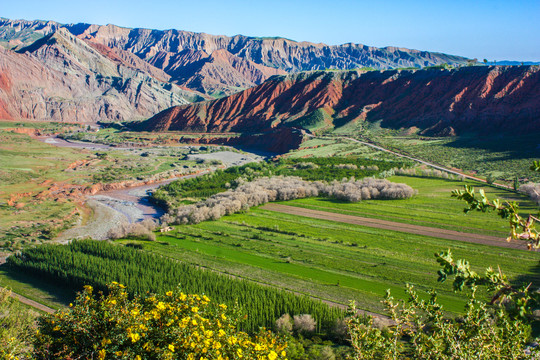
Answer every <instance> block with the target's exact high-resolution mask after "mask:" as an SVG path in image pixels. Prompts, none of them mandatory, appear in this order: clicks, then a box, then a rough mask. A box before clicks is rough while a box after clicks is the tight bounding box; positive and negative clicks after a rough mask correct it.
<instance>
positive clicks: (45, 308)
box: [10, 291, 56, 314]
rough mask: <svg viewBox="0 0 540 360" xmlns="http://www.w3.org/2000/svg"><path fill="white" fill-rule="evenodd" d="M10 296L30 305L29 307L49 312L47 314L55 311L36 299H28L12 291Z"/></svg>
mask: <svg viewBox="0 0 540 360" xmlns="http://www.w3.org/2000/svg"><path fill="white" fill-rule="evenodd" d="M10 296H11V297H12V298H15V299H17V300H19V301H20V302H22V303H23V304H26V305H29V306H31V307H33V308H35V309H38V310H41V311H43V312H46V313H49V314H53V313H54V312H56V310H54V309H52V308H50V307H48V306H45V305H43V304H40V303H38V302H37V301H34V300H31V299H29V298H27V297H24V296H22V295H19V294H15V293H14V292H13V291H12V292H11V294H10Z"/></svg>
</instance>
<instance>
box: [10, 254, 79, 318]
mask: <svg viewBox="0 0 540 360" xmlns="http://www.w3.org/2000/svg"><path fill="white" fill-rule="evenodd" d="M0 286H1V287H4V288H7V289H9V290H12V291H13V292H14V293H16V294H21V295H24V296H25V297H27V298H29V299H31V300H34V301H36V302H38V303H40V304H43V305H46V306H48V307H50V308H53V309H61V308H63V307H66V306H67V305H68V304H69V303H70V302H71V301H73V292H72V291H71V290H68V289H66V288H64V287H62V286H59V285H56V284H51V283H50V282H44V281H41V280H40V279H36V278H35V277H32V276H27V275H25V274H22V273H16V272H14V271H13V270H11V269H9V268H8V267H7V266H6V265H1V266H0Z"/></svg>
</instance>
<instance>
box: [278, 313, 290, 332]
mask: <svg viewBox="0 0 540 360" xmlns="http://www.w3.org/2000/svg"><path fill="white" fill-rule="evenodd" d="M292 329H293V323H292V319H291V315H289V314H283V315H281V317H280V318H279V319H277V320H276V331H277V332H278V333H282V334H290V333H291V332H292Z"/></svg>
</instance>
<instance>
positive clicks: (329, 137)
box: [305, 133, 514, 190]
mask: <svg viewBox="0 0 540 360" xmlns="http://www.w3.org/2000/svg"><path fill="white" fill-rule="evenodd" d="M305 135H306V136H308V137H311V138H319V139H346V140H349V141H352V142H355V143H358V144H361V145H365V146H369V147H371V148H374V149H377V150H379V151H384V152H386V153H389V154H392V155H395V156H398V157H402V158H405V159H409V160H412V161H416V162H418V163H420V164H424V165H427V166H429V167H432V168H434V169H437V170H441V171H445V172H447V173H450V174H454V175H458V176H463V177H464V178H466V179H470V180H475V181H479V182H483V183H486V184H487V183H488V182H487V181H486V180H484V179H480V178H477V177H475V176H471V175H467V174H464V173H461V172H459V171H456V170H452V169H448V168H445V167H443V166H440V165H435V164H433V163H430V162H427V161H424V160H421V159H417V158H414V157H411V156H408V155H403V154H400V153H397V152H395V151H392V150H388V149H385V148H383V147H381V146H378V145H375V144H372V143H369V142H366V141H360V140H357V139H354V138H351V137H347V136H339V137H337V136H324V137H317V136H315V135H312V134H307V133H306V134H305ZM492 185H496V186H498V187H502V188H505V189H509V190H514V189H513V188H512V187H511V186H508V185H503V184H498V183H493V184H492Z"/></svg>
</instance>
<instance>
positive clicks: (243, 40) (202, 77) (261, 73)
mask: <svg viewBox="0 0 540 360" xmlns="http://www.w3.org/2000/svg"><path fill="white" fill-rule="evenodd" d="M60 27H64V28H66V29H68V30H69V31H70V32H71V33H72V34H74V35H76V36H78V37H79V38H81V39H86V40H89V41H91V42H94V43H98V44H102V45H105V46H107V47H109V48H113V49H120V50H124V51H128V52H130V53H132V54H135V55H137V56H138V57H139V58H140V59H142V60H144V61H146V62H148V63H149V64H151V65H153V66H155V67H157V68H160V69H161V70H163V71H164V72H166V73H167V74H168V75H169V76H170V77H171V81H172V82H173V83H176V84H178V85H180V86H184V87H188V88H190V89H193V90H196V91H200V92H203V93H207V94H215V95H223V94H224V95H227V94H232V93H234V92H237V91H238V90H241V89H245V88H248V87H251V86H254V85H257V84H260V83H262V82H263V81H264V80H266V79H267V78H268V77H270V76H273V75H280V74H281V75H283V74H285V73H287V72H299V71H311V70H323V69H354V68H361V67H372V68H376V69H388V68H395V67H423V66H431V65H438V64H442V63H449V64H464V63H466V62H467V59H466V58H464V57H460V56H454V55H447V54H442V53H435V52H428V51H419V50H410V49H404V48H398V47H386V48H376V47H371V46H366V45H361V44H351V43H349V44H343V45H332V46H330V45H325V44H314V43H309V42H296V41H292V40H288V39H284V38H255V37H249V36H243V35H236V36H232V37H229V36H220V35H209V34H204V33H193V32H189V31H181V30H151V29H129V28H122V27H118V26H115V25H105V26H101V25H90V24H69V25H62V24H59V23H55V22H52V21H48V22H46V21H25V20H8V19H1V20H0V43H3V44H5V45H6V46H8V47H10V48H16V49H20V48H21V47H24V46H27V45H28V44H29V42H33V41H35V40H37V38H39V36H44V35H47V34H48V33H50V32H53V31H56V30H57V29H58V28H60Z"/></svg>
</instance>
